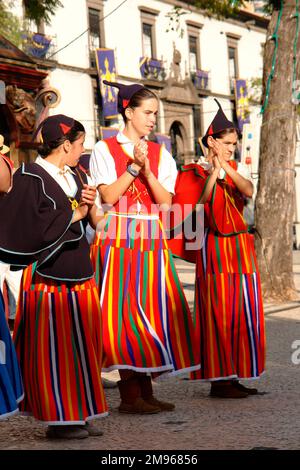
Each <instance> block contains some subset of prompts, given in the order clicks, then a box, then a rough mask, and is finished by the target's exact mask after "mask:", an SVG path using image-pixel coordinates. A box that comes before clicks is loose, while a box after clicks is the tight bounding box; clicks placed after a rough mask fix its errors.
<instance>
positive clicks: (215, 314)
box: [192, 232, 265, 380]
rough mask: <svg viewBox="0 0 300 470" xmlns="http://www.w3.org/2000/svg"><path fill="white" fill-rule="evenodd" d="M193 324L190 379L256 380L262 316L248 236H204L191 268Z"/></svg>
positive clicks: (262, 344) (260, 360)
mask: <svg viewBox="0 0 300 470" xmlns="http://www.w3.org/2000/svg"><path fill="white" fill-rule="evenodd" d="M195 322H196V331H197V343H198V346H199V350H200V355H201V371H199V372H197V373H195V374H192V378H194V379H205V380H218V379H227V378H236V377H237V378H257V377H259V376H260V375H261V374H262V373H263V372H264V367H265V331H264V314H263V304H262V296H261V287H260V278H259V272H258V268H257V262H256V256H255V251H254V243H253V237H252V236H251V235H249V234H239V235H235V236H230V237H221V236H218V235H216V234H214V233H211V232H206V234H205V239H204V246H203V248H202V250H201V251H200V252H199V256H198V259H197V265H196V292H195Z"/></svg>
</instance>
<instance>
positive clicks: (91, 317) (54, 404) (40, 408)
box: [14, 267, 107, 424]
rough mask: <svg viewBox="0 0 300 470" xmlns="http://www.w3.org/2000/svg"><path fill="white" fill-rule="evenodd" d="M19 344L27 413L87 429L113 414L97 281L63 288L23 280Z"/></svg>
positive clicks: (53, 283) (16, 335)
mask: <svg viewBox="0 0 300 470" xmlns="http://www.w3.org/2000/svg"><path fill="white" fill-rule="evenodd" d="M22 287H23V291H22V292H21V298H20V302H19V305H18V310H17V315H16V325H15V330H14V341H15V347H16V351H17V355H18V358H19V362H20V367H21V371H22V376H23V381H24V390H25V399H24V401H23V402H22V406H21V407H20V409H21V411H23V412H26V413H30V414H33V416H34V417H35V418H36V419H38V420H41V421H44V422H47V423H49V424H84V423H85V421H86V420H89V419H93V418H96V417H99V416H103V415H105V414H106V413H107V406H106V401H105V397H104V393H103V387H102V382H101V363H102V326H101V313H100V305H99V296H98V292H97V289H96V285H95V281H94V279H91V280H88V281H85V282H82V283H78V284H76V283H69V282H68V283H59V282H58V281H54V280H51V279H46V278H42V277H40V276H39V275H37V274H34V275H33V276H32V268H31V267H29V268H27V269H26V270H25V271H24V274H23V286H22Z"/></svg>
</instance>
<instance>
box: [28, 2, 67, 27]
mask: <svg viewBox="0 0 300 470" xmlns="http://www.w3.org/2000/svg"><path fill="white" fill-rule="evenodd" d="M23 4H24V8H25V16H26V18H28V19H29V20H34V21H35V22H36V23H37V25H39V24H40V23H41V22H42V21H44V22H45V23H46V24H49V23H50V21H51V16H52V15H54V13H55V10H56V8H57V7H59V6H60V7H62V3H61V2H60V0H23Z"/></svg>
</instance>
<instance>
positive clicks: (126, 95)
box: [103, 80, 145, 113]
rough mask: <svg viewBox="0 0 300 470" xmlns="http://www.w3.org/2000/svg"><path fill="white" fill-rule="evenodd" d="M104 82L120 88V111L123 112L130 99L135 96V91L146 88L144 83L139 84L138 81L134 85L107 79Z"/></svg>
mask: <svg viewBox="0 0 300 470" xmlns="http://www.w3.org/2000/svg"><path fill="white" fill-rule="evenodd" d="M103 83H105V85H109V86H113V87H115V88H118V90H119V94H118V111H119V113H122V112H123V111H124V109H126V108H127V106H128V104H129V101H130V100H131V98H132V97H133V95H134V94H135V93H137V92H138V91H140V90H142V89H143V88H145V87H144V86H143V85H138V84H137V83H135V84H134V85H123V84H122V83H116V82H108V81H107V80H103Z"/></svg>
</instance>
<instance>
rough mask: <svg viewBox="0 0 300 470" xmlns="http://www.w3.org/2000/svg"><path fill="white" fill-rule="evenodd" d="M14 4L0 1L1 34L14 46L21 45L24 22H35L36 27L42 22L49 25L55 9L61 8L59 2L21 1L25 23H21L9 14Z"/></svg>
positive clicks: (9, 1)
mask: <svg viewBox="0 0 300 470" xmlns="http://www.w3.org/2000/svg"><path fill="white" fill-rule="evenodd" d="M14 3H15V0H0V24H1V34H2V35H3V36H4V37H6V38H7V39H8V40H9V41H11V42H12V43H13V44H15V45H16V46H20V45H21V42H22V37H21V34H22V30H23V29H24V26H25V24H26V20H32V21H35V22H36V24H37V25H39V24H40V23H41V22H42V21H44V22H45V23H47V24H49V23H50V20H51V16H53V15H54V14H55V10H56V8H58V7H60V6H63V5H62V3H61V1H60V0H23V4H24V8H25V22H24V21H23V22H22V20H21V19H20V18H18V17H17V16H15V15H14V14H13V13H12V12H11V10H12V8H13V6H14ZM25 29H26V26H25Z"/></svg>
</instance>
